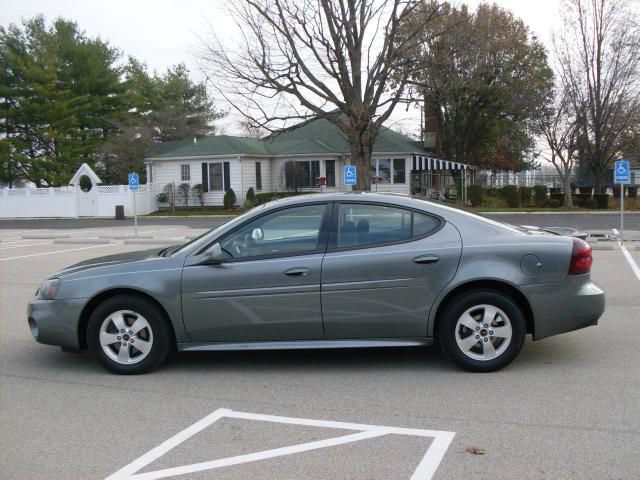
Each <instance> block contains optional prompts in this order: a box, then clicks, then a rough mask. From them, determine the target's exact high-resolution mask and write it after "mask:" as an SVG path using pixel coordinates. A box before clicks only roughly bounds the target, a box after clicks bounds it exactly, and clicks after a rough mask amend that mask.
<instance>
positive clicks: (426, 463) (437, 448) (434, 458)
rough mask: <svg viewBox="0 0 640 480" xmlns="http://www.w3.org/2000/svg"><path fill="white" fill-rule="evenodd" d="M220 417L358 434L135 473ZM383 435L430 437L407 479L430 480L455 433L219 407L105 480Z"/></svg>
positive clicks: (179, 471) (156, 475) (150, 476)
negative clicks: (351, 431)
mask: <svg viewBox="0 0 640 480" xmlns="http://www.w3.org/2000/svg"><path fill="white" fill-rule="evenodd" d="M221 418H238V419H243V420H254V421H261V422H273V423H283V424H288V425H304V426H310V427H321V428H333V429H342V430H355V431H357V432H358V433H351V434H349V435H344V436H340V437H334V438H328V439H324V440H318V441H314V442H308V443H301V444H298V445H291V446H288V447H281V448H275V449H271V450H265V451H262V452H254V453H249V454H246V455H237V456H234V457H228V458H222V459H219V460H212V461H209V462H201V463H193V464H190V465H182V466H178V467H173V468H167V469H163V470H156V471H152V472H145V473H136V472H138V471H140V470H141V469H143V468H144V467H146V466H147V465H149V464H150V463H152V462H154V461H155V460H157V459H158V458H160V457H161V456H163V455H165V454H166V453H167V452H169V451H170V450H172V449H173V448H175V447H177V446H178V445H180V444H181V443H183V442H184V441H185V440H188V439H189V438H191V437H192V436H194V435H196V434H197V433H199V432H201V431H202V430H204V429H205V428H207V427H209V426H211V425H212V424H213V423H215V422H217V421H218V420H220V419H221ZM384 435H409V436H416V437H429V438H433V440H432V442H431V445H429V448H428V449H427V451H426V453H425V454H424V456H423V457H422V459H421V460H420V462H419V463H418V466H417V467H416V469H415V471H414V472H413V474H412V476H411V480H418V479H424V480H429V479H431V478H432V477H433V475H434V474H435V472H436V470H437V469H438V466H439V465H440V462H441V461H442V458H443V457H444V455H445V453H446V452H447V450H448V448H449V445H450V444H451V442H452V441H453V437H454V436H455V433H454V432H446V431H440V430H424V429H416V428H402V427H388V426H382V425H365V424H361V423H346V422H334V421H329V420H312V419H307V418H292V417H280V416H276V415H262V414H257V413H246V412H236V411H233V410H228V409H225V408H219V409H218V410H215V411H214V412H212V413H210V414H209V415H207V416H206V417H204V418H203V419H201V420H199V421H197V422H196V423H194V424H193V425H191V426H189V427H187V428H186V429H184V430H182V431H181V432H179V433H177V434H176V435H174V436H173V437H171V438H169V439H168V440H166V441H164V442H163V443H161V444H160V445H159V446H157V447H155V448H153V449H151V450H149V451H148V452H147V453H145V454H144V455H142V456H141V457H140V458H138V459H136V460H134V461H133V462H131V463H130V464H129V465H126V466H125V467H123V468H121V469H120V470H118V471H117V472H115V473H113V474H112V475H110V476H109V477H107V479H106V480H156V479H160V478H167V477H173V476H177V475H186V474H190V473H195V472H201V471H204V470H213V469H216V468H222V467H227V466H231V465H239V464H242V463H248V462H255V461H258V460H266V459H269V458H274V457H281V456H284V455H290V454H293V453H300V452H308V451H311V450H317V449H321V448H327V447H333V446H338V445H344V444H348V443H353V442H357V441H361V440H366V439H370V438H376V437H381V436H384Z"/></svg>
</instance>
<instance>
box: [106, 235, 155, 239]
mask: <svg viewBox="0 0 640 480" xmlns="http://www.w3.org/2000/svg"><path fill="white" fill-rule="evenodd" d="M98 238H100V239H104V240H107V239H111V240H126V239H130V238H131V239H136V238H153V235H138V236H137V237H136V236H135V235H99V236H98Z"/></svg>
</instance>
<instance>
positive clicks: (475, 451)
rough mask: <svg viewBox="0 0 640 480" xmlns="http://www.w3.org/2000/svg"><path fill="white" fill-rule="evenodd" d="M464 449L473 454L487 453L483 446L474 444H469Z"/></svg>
mask: <svg viewBox="0 0 640 480" xmlns="http://www.w3.org/2000/svg"><path fill="white" fill-rule="evenodd" d="M464 451H465V452H467V453H473V454H474V455H484V454H485V453H487V452H486V450H485V449H484V448H480V447H476V446H475V445H469V446H468V447H467V448H465V449H464Z"/></svg>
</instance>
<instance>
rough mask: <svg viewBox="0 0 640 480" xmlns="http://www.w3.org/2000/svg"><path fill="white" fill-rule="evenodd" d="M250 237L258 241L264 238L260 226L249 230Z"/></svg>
mask: <svg viewBox="0 0 640 480" xmlns="http://www.w3.org/2000/svg"><path fill="white" fill-rule="evenodd" d="M251 238H252V239H254V240H255V241H256V242H259V241H261V240H262V239H263V238H264V232H263V231H262V229H261V228H260V227H257V228H254V229H253V230H252V231H251Z"/></svg>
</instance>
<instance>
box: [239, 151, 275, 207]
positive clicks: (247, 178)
mask: <svg viewBox="0 0 640 480" xmlns="http://www.w3.org/2000/svg"><path fill="white" fill-rule="evenodd" d="M256 162H260V171H261V173H262V189H261V190H258V189H257V188H256ZM271 162H272V160H271V159H270V158H243V159H242V172H243V174H244V190H245V191H244V196H246V195H247V190H249V188H253V189H254V190H255V192H256V193H267V192H272V191H273V190H272V183H271ZM243 198H244V197H243Z"/></svg>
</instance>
